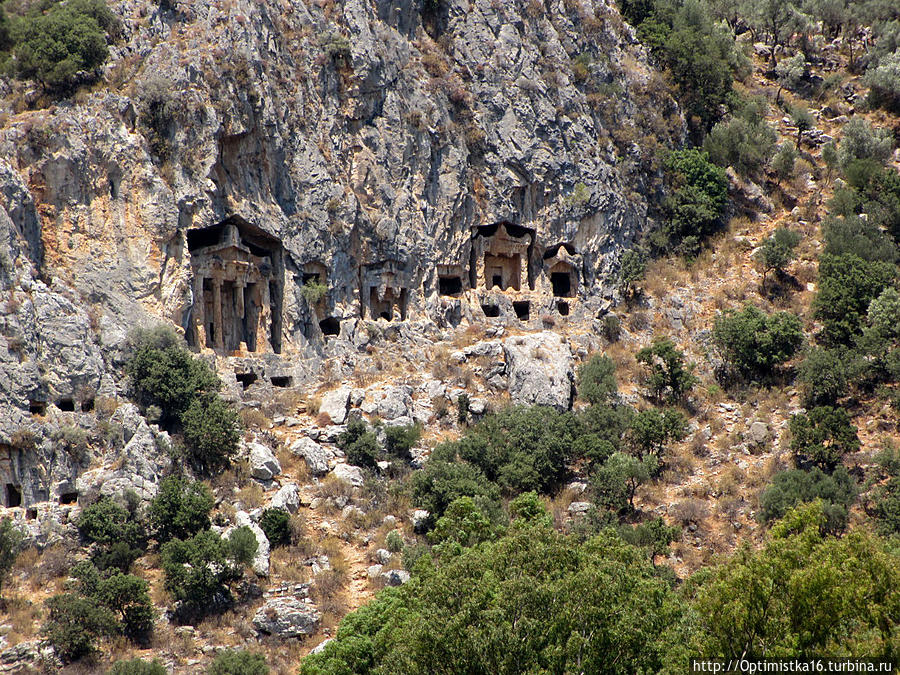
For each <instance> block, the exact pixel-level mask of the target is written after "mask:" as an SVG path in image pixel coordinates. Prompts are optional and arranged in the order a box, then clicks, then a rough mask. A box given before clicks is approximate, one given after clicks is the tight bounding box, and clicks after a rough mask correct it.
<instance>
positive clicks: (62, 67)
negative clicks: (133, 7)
mask: <svg viewBox="0 0 900 675" xmlns="http://www.w3.org/2000/svg"><path fill="white" fill-rule="evenodd" d="M117 26H118V22H117V20H116V18H115V17H114V16H113V14H112V12H110V11H109V8H108V7H107V6H106V3H105V2H104V1H103V0H70V1H69V2H65V3H55V4H52V5H50V7H49V8H48V9H47V11H46V12H41V10H40V8H39V6H38V7H37V8H35V9H34V10H32V11H30V12H29V13H28V14H26V15H25V16H24V17H22V18H20V19H19V20H18V21H16V22H15V24H14V25H13V38H14V41H15V48H14V54H15V61H14V65H15V72H16V75H17V76H18V77H20V78H28V79H34V80H37V81H38V82H40V83H41V84H42V85H43V86H44V87H46V88H47V89H54V90H60V91H61V90H65V89H68V88H69V87H71V86H72V84H73V83H74V81H75V76H76V75H77V74H78V73H79V72H80V71H87V72H94V71H96V70H97V69H98V67H99V66H100V65H102V64H103V62H104V61H106V59H107V57H108V56H109V50H108V49H107V46H106V42H107V37H108V34H109V33H111V32H115V31H116V30H117V29H118V28H117Z"/></svg>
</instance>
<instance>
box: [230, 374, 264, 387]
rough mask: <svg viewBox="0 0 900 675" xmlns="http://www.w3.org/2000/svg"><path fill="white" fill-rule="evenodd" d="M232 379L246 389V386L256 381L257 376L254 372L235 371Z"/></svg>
mask: <svg viewBox="0 0 900 675" xmlns="http://www.w3.org/2000/svg"><path fill="white" fill-rule="evenodd" d="M234 379H236V380H237V381H238V382H240V383H241V387H243V389H244V390H245V391H246V389H247V387H249V386H250V385H251V384H253V383H254V382H256V381H257V380H258V379H259V377H258V376H257V374H256V373H235V374H234Z"/></svg>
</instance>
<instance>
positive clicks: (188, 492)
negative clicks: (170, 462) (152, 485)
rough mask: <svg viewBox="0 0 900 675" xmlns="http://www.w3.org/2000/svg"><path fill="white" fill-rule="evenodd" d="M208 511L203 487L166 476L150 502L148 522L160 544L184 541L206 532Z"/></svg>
mask: <svg viewBox="0 0 900 675" xmlns="http://www.w3.org/2000/svg"><path fill="white" fill-rule="evenodd" d="M212 508H213V496H212V494H211V493H210V491H209V488H207V487H206V486H205V485H204V484H203V483H199V482H195V481H188V480H186V479H184V478H181V477H180V476H168V477H166V478H164V479H163V480H162V482H160V484H159V492H158V493H157V495H156V497H155V498H154V499H153V501H152V502H150V507H149V515H150V522H151V524H152V525H153V528H154V529H155V531H156V538H157V539H158V540H159V541H160V543H162V542H166V541H168V540H170V539H174V538H178V539H187V538H188V537H191V536H193V535H195V534H197V533H198V532H202V531H203V530H208V529H209V526H210V522H209V513H210V511H212Z"/></svg>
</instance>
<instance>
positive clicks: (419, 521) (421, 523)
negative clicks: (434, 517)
mask: <svg viewBox="0 0 900 675" xmlns="http://www.w3.org/2000/svg"><path fill="white" fill-rule="evenodd" d="M430 517H431V514H430V513H429V512H428V511H426V510H425V509H416V510H415V511H413V514H412V525H413V529H414V530H415V531H416V532H419V531H420V530H422V529H424V527H425V525H426V524H427V523H428V519H429V518H430Z"/></svg>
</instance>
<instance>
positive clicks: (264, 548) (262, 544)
mask: <svg viewBox="0 0 900 675" xmlns="http://www.w3.org/2000/svg"><path fill="white" fill-rule="evenodd" d="M234 522H235V523H236V524H237V526H238V527H249V528H250V531H251V532H253V536H254V537H256V546H257V548H256V555H255V556H254V557H253V564H252V567H253V571H254V572H256V573H257V574H258V575H259V576H261V577H267V576H269V540H268V538H267V537H266V533H265V532H263V530H262V528H261V527H260V526H259V525H257V524H256V523H255V522H253V519H252V518H250V515H249V514H248V513H247V512H246V511H238V512H237V513H235V515H234ZM229 532H230V530H229ZM225 536H228V532H226V533H225Z"/></svg>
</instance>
